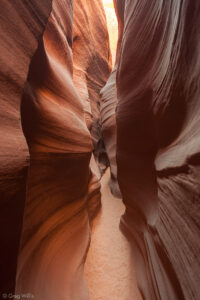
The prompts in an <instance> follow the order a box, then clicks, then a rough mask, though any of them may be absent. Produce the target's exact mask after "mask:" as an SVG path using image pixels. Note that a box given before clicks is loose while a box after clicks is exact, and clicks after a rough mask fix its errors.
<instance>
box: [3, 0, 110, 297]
mask: <svg viewBox="0 0 200 300" xmlns="http://www.w3.org/2000/svg"><path fill="white" fill-rule="evenodd" d="M94 5H95V10H94V9H93V8H94ZM4 10H5V11H6V14H7V16H6V18H7V20H8V19H13V22H15V20H14V19H15V17H16V23H17V26H18V23H19V27H17V28H14V27H15V24H11V27H10V29H9V31H8V32H7V34H8V37H7V38H5V40H4V43H3V44H2V46H1V51H2V55H3V59H4V60H3V61H2V65H3V69H2V71H3V75H4V76H5V78H6V80H7V81H8V83H7V86H6V85H5V87H4V86H2V91H3V96H2V111H4V116H3V115H2V128H3V129H4V130H5V132H6V135H5V137H4V140H5V141H4V140H3V142H4V143H5V145H7V146H6V147H7V148H3V147H1V151H2V157H3V159H2V165H1V174H2V175H1V182H2V188H1V192H2V195H3V196H2V197H3V198H2V199H3V201H2V203H1V204H2V205H3V206H5V213H6V212H7V211H8V212H9V214H10V217H9V215H8V217H7V216H6V218H5V216H3V213H2V214H1V220H2V222H4V220H5V222H4V226H5V227H6V228H7V230H6V237H4V236H3V235H2V239H1V241H3V242H4V241H5V247H3V248H2V250H1V251H2V252H1V259H2V260H4V259H5V256H7V260H6V261H5V267H3V268H4V269H5V270H4V269H3V270H4V271H5V273H6V274H8V276H7V277H6V276H5V273H4V274H3V276H2V281H1V292H2V293H5V292H14V286H15V276H16V274H15V273H16V262H17V256H18V267H17V276H16V290H15V292H16V294H24V293H25V292H30V293H31V294H33V295H34V297H35V299H37V300H40V299H41V300H44V299H48V300H50V299H54V300H55V299H60V300H61V299H75V298H76V297H78V298H79V299H88V292H87V285H86V283H85V280H84V276H83V266H84V261H85V257H86V253H87V249H88V246H89V241H90V225H89V216H92V215H93V214H94V213H95V212H96V211H97V209H98V207H99V205H100V201H99V200H100V191H99V190H100V185H99V178H100V170H99V167H98V166H97V163H98V162H99V161H100V159H99V154H98V153H100V152H101V151H100V152H98V149H99V145H101V144H102V142H101V141H100V140H101V132H100V109H99V101H100V100H99V92H100V90H101V88H102V87H103V86H104V84H105V83H106V80H107V78H108V75H109V72H110V65H111V55H110V49H109V42H108V32H107V29H106V21H105V13H104V11H103V6H102V3H101V1H95V2H94V3H93V7H92V5H90V4H89V3H86V2H84V1H82V3H81V2H80V1H77V2H75V1H74V10H73V7H72V1H70V0H62V1H56V0H54V1H52V7H51V2H49V3H48V1H47V3H46V4H45V5H43V4H39V2H38V1H34V3H32V4H31V5H27V7H26V6H25V5H22V4H19V5H17V4H16V5H13V7H12V9H11V10H10V11H9V4H8V2H6V1H5V3H4ZM8 12H9V13H8ZM6 14H5V15H6ZM49 14H50V16H49ZM73 14H74V16H73ZM8 15H9V18H8ZM89 15H91V18H89ZM3 17H4V16H3V15H2V24H3V25H4V27H6V24H7V22H6V20H5V19H4V18H3ZM48 17H49V18H48ZM73 19H74V21H73ZM80 20H81V23H80V24H79V22H80ZM88 20H90V21H89V22H88ZM88 26H89V31H87V32H86V34H85V33H84V31H81V28H83V27H84V28H87V27H88ZM73 31H74V34H75V35H74V37H73ZM15 32H17V34H18V35H19V32H21V33H20V34H21V35H19V37H18V36H17V35H16V36H15V34H16V33H15ZM22 32H23V34H22ZM76 35H78V40H76ZM38 41H39V44H38ZM11 42H12V43H13V44H14V47H13V49H10V52H8V51H7V48H8V47H9V45H10V44H11ZM79 42H80V43H79ZM24 45H27V46H26V47H27V49H26V47H25V46H24ZM37 45H38V48H37ZM36 48H37V51H36ZM35 51H36V52H35ZM34 52H35V54H34ZM8 54H9V55H8ZM33 54H34V56H33ZM6 55H8V59H7V60H6ZM32 56H33V58H32V60H31V57H32ZM84 58H86V59H84ZM30 60H31V64H30V67H29V63H30ZM15 63H16V64H15ZM14 66H15V67H16V69H15V68H14ZM21 70H22V71H21ZM77 70H78V71H77ZM20 72H21V73H20ZM27 75H28V78H27ZM73 75H74V76H73ZM83 75H84V76H85V77H84V79H83V77H82V76H83ZM26 79H27V80H26ZM78 81H79V82H82V84H83V86H84V85H85V86H84V91H83V93H86V94H87V95H88V98H85V97H84V95H83V93H82V89H81V87H80V86H79V85H78V83H79V82H78ZM9 85H10V86H11V87H9ZM24 85H25V87H24ZM23 87H24V92H23ZM3 88H4V89H3ZM9 89H10V91H11V92H9V93H10V94H9V93H8V91H9ZM22 92H23V97H22V100H21V95H22ZM7 99H9V101H10V102H9V101H7ZM5 100H6V101H7V103H8V104H6V105H5V103H6V102H5ZM88 110H89V111H88ZM5 112H6V114H5ZM20 118H21V120H20ZM4 120H5V121H4ZM21 122H22V126H21ZM3 126H4V127H3ZM99 141H100V142H99ZM93 149H94V157H95V159H96V161H95V160H94V157H93V158H92V160H91V154H92V152H93ZM104 151H105V150H104ZM29 153H30V166H29V168H28V178H26V173H27V160H28V159H29ZM100 156H101V155H100ZM96 162H97V163H96ZM2 166H3V167H2ZM99 166H100V164H99ZM102 167H103V163H102ZM104 168H105V167H104ZM8 191H9V193H10V195H9V193H8ZM25 192H26V193H25ZM11 202H12V203H11ZM10 219H12V222H10ZM22 221H23V226H22ZM8 224H9V226H8ZM16 228H17V230H18V231H17V232H15V229H16ZM13 233H14V234H15V237H13ZM19 241H20V251H19V255H18V247H19ZM9 243H10V244H9ZM8 251H9V255H7V254H8ZM8 262H9V264H8ZM6 268H8V269H9V272H7V271H6Z"/></svg>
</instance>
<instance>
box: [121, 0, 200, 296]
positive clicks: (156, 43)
mask: <svg viewBox="0 0 200 300" xmlns="http://www.w3.org/2000/svg"><path fill="white" fill-rule="evenodd" d="M120 13H121V15H123V16H124V34H123V39H122V44H121V50H120V59H119V64H118V70H117V96H118V104H117V167H118V180H119V185H120V189H121V192H122V196H123V200H124V202H125V205H126V213H125V215H124V216H123V218H122V220H121V228H122V230H123V231H124V232H126V234H128V235H129V237H131V240H132V241H134V242H132V246H133V248H134V252H135V256H136V258H137V259H136V261H137V264H138V266H137V268H138V283H139V287H140V290H141V293H142V295H143V297H144V298H145V299H166V300H167V299H196V300H197V299H199V296H200V294H199V286H198V282H199V270H200V260H199V255H198V254H199V250H200V245H199V239H198V238H199V196H200V195H199V146H200V144H199V141H200V139H199V137H200V135H199V126H200V123H199V120H200V119H199V107H200V106H199V90H200V80H199V79H200V76H199V75H200V74H199V73H200V60H199V52H200V43H199V41H200V39H199V36H200V32H199V28H200V26H199V25H200V23H199V20H200V3H199V1H192V2H191V1H188V0H184V1H173V0H171V1H160V0H157V1H147V0H143V1H137V0H135V1H128V0H126V1H125V6H124V10H123V8H122V9H121V10H120ZM122 23H123V20H122Z"/></svg>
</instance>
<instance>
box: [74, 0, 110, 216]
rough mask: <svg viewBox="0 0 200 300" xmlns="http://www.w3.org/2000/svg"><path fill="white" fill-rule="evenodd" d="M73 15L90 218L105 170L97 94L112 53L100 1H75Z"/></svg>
mask: <svg viewBox="0 0 200 300" xmlns="http://www.w3.org/2000/svg"><path fill="white" fill-rule="evenodd" d="M97 12H98V13H97ZM73 15H74V19H73V21H74V22H73V47H72V49H73V81H74V85H75V87H76V89H77V91H78V93H79V95H80V97H81V99H82V102H83V107H84V115H85V120H86V124H87V127H88V129H89V130H90V133H91V136H92V140H93V146H94V150H93V154H92V159H91V162H90V167H91V178H90V184H89V195H88V207H89V214H90V215H91V216H93V215H94V214H95V213H96V212H97V211H98V208H99V206H100V202H101V195H100V178H101V174H102V173H103V172H104V170H105V168H106V167H107V155H106V153H105V149H104V145H103V143H102V141H103V140H102V133H101V119H100V90H101V89H102V87H103V86H104V85H105V83H106V81H107V79H108V76H109V74H110V72H111V53H110V47H109V37H108V31H107V25H106V17H105V13H104V8H103V5H102V1H100V0H95V1H92V2H88V1H85V0H82V1H78V0H76V1H74V2H73Z"/></svg>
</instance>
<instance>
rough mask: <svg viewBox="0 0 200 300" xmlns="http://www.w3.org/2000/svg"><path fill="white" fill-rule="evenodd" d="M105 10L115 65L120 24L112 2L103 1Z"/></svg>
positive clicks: (109, 0) (108, 0)
mask: <svg viewBox="0 0 200 300" xmlns="http://www.w3.org/2000/svg"><path fill="white" fill-rule="evenodd" d="M103 5H104V9H105V12H106V18H107V24H108V31H109V37H110V48H111V52H112V60H113V64H114V62H115V56H116V48H117V39H118V24H117V17H116V14H115V9H114V4H113V1H112V0H103Z"/></svg>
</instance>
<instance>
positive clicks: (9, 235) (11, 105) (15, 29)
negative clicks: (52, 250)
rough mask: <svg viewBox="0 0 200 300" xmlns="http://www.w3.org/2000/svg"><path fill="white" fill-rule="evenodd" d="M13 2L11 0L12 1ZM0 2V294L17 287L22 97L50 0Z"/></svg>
mask: <svg viewBox="0 0 200 300" xmlns="http://www.w3.org/2000/svg"><path fill="white" fill-rule="evenodd" d="M11 2H12V3H11ZM34 4H35V8H34V14H33V7H32V5H30V4H29V3H27V2H25V1H7V0H2V1H1V11H0V27H1V29H0V38H1V43H0V66H1V75H0V76H1V80H0V124H1V125H0V136H1V142H0V224H1V225H0V226H1V230H0V241H1V247H0V265H1V267H0V268H1V272H0V293H1V292H2V293H3V292H13V291H14V285H15V273H16V264H17V254H18V248H19V240H20V233H21V229H22V220H23V209H24V203H25V197H26V195H25V194H26V180H27V167H28V164H29V162H28V160H29V151H28V146H27V143H26V140H25V137H24V135H23V131H22V127H21V120H20V118H21V114H20V105H21V96H22V93H23V87H24V84H25V82H26V78H27V74H28V68H29V64H30V61H31V58H32V56H33V54H34V52H35V51H36V48H37V45H38V39H39V37H40V36H41V34H42V33H43V31H44V27H45V24H46V22H47V19H48V16H49V14H50V10H51V1H49V0H47V1H45V3H41V1H37V0H36V1H34Z"/></svg>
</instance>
